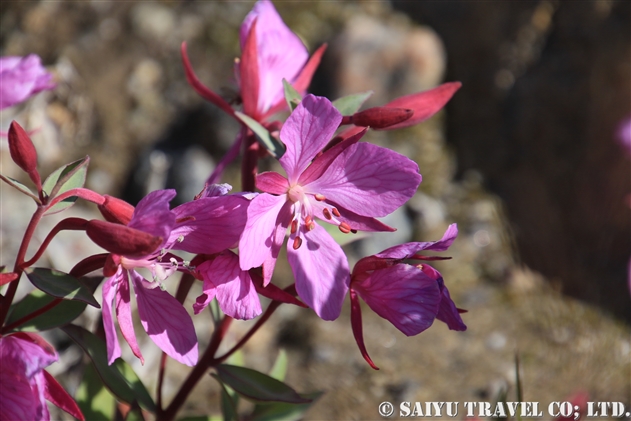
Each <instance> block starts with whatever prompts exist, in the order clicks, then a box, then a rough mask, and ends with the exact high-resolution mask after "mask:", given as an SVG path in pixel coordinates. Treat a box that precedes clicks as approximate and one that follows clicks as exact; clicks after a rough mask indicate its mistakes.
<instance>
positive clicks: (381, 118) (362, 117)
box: [351, 107, 414, 129]
mask: <svg viewBox="0 0 631 421" xmlns="http://www.w3.org/2000/svg"><path fill="white" fill-rule="evenodd" d="M412 115H414V111H412V110H408V109H406V108H393V107H374V108H369V109H367V110H364V111H360V112H358V113H355V114H353V115H352V116H351V122H352V123H353V124H354V125H356V126H360V127H372V128H373V129H385V128H386V127H390V126H393V125H395V124H399V123H401V122H403V121H405V120H408V119H409V118H411V117H412Z"/></svg>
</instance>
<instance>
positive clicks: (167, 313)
mask: <svg viewBox="0 0 631 421" xmlns="http://www.w3.org/2000/svg"><path fill="white" fill-rule="evenodd" d="M130 276H131V278H132V281H133V283H134V292H135V294H136V302H137V304H138V315H139V316H140V322H141V323H142V327H143V328H144V329H145V331H146V332H147V334H148V335H149V337H150V338H151V340H153V342H155V344H156V345H158V347H159V348H160V349H161V350H163V351H164V352H165V353H166V354H167V355H168V356H169V357H171V358H173V359H174V360H176V361H179V362H181V363H182V364H186V365H188V366H194V365H195V364H197V335H196V334H195V328H194V326H193V321H192V320H191V317H190V316H189V315H188V313H187V312H186V310H185V309H184V307H182V304H180V303H179V302H178V301H177V300H176V299H175V298H174V297H172V296H171V295H170V294H169V293H168V292H166V291H162V290H161V289H160V288H153V289H149V288H145V286H144V284H145V283H146V281H145V280H144V279H142V277H141V276H140V275H138V274H137V273H135V272H131V273H130Z"/></svg>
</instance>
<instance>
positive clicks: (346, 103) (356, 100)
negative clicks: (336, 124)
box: [333, 91, 373, 115]
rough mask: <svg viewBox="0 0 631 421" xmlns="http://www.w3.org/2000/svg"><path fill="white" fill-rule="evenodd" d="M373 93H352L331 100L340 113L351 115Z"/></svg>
mask: <svg viewBox="0 0 631 421" xmlns="http://www.w3.org/2000/svg"><path fill="white" fill-rule="evenodd" d="M372 94H373V92H372V91H368V92H364V93H361V94H353V95H348V96H344V97H342V98H338V99H336V100H335V101H333V106H334V107H335V108H337V110H338V111H339V112H340V113H341V114H342V115H353V114H355V113H356V112H357V111H359V109H360V108H361V106H362V104H363V103H364V102H365V101H366V100H367V99H368V98H369V97H370V96H371V95H372Z"/></svg>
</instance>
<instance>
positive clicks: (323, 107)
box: [280, 95, 342, 184]
mask: <svg viewBox="0 0 631 421" xmlns="http://www.w3.org/2000/svg"><path fill="white" fill-rule="evenodd" d="M340 121H342V115H341V114H340V113H339V111H337V110H336V109H335V107H334V106H333V105H332V104H331V102H330V101H329V100H328V99H326V98H324V97H316V96H313V95H307V96H306V97H304V99H303V100H302V101H301V102H300V104H298V106H297V107H296V109H295V110H294V112H293V113H291V115H290V116H289V118H287V121H285V124H284V125H283V128H282V129H281V130H280V140H281V141H282V142H283V143H284V144H285V146H286V147H287V150H286V151H285V154H284V155H283V156H282V157H281V158H280V164H281V165H282V167H283V169H284V170H285V172H286V173H287V176H288V177H287V178H288V179H289V183H290V184H293V183H295V182H296V181H297V180H298V178H299V177H300V174H301V173H302V172H303V171H304V170H305V168H307V166H308V165H309V164H310V163H311V161H312V160H313V158H315V156H316V154H317V153H318V152H320V151H321V150H322V149H323V148H324V147H325V146H326V144H327V143H329V140H331V136H333V133H335V130H337V128H338V126H339V125H340Z"/></svg>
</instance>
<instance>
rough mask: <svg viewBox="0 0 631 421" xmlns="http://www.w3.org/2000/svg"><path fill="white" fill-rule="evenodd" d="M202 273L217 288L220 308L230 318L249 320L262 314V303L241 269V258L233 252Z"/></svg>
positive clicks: (226, 253)
mask: <svg viewBox="0 0 631 421" xmlns="http://www.w3.org/2000/svg"><path fill="white" fill-rule="evenodd" d="M204 269H205V271H203V272H201V270H202V268H201V267H200V272H201V273H202V274H203V276H204V278H206V277H208V278H209V279H212V282H213V284H214V285H216V287H217V301H218V302H219V307H220V308H221V310H222V311H223V312H224V313H226V314H227V315H228V316H230V317H233V318H235V319H240V320H249V319H253V318H254V317H256V316H258V315H259V314H261V312H262V310H261V301H260V300H259V296H258V294H257V293H256V289H255V288H254V285H253V284H252V279H251V278H250V275H249V274H248V272H247V271H242V270H241V268H240V267H239V257H238V256H237V255H236V254H234V253H233V252H231V251H227V252H224V253H222V254H220V255H219V256H217V257H216V258H215V260H213V261H212V263H211V264H210V265H209V266H207V267H205V268H204Z"/></svg>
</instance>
